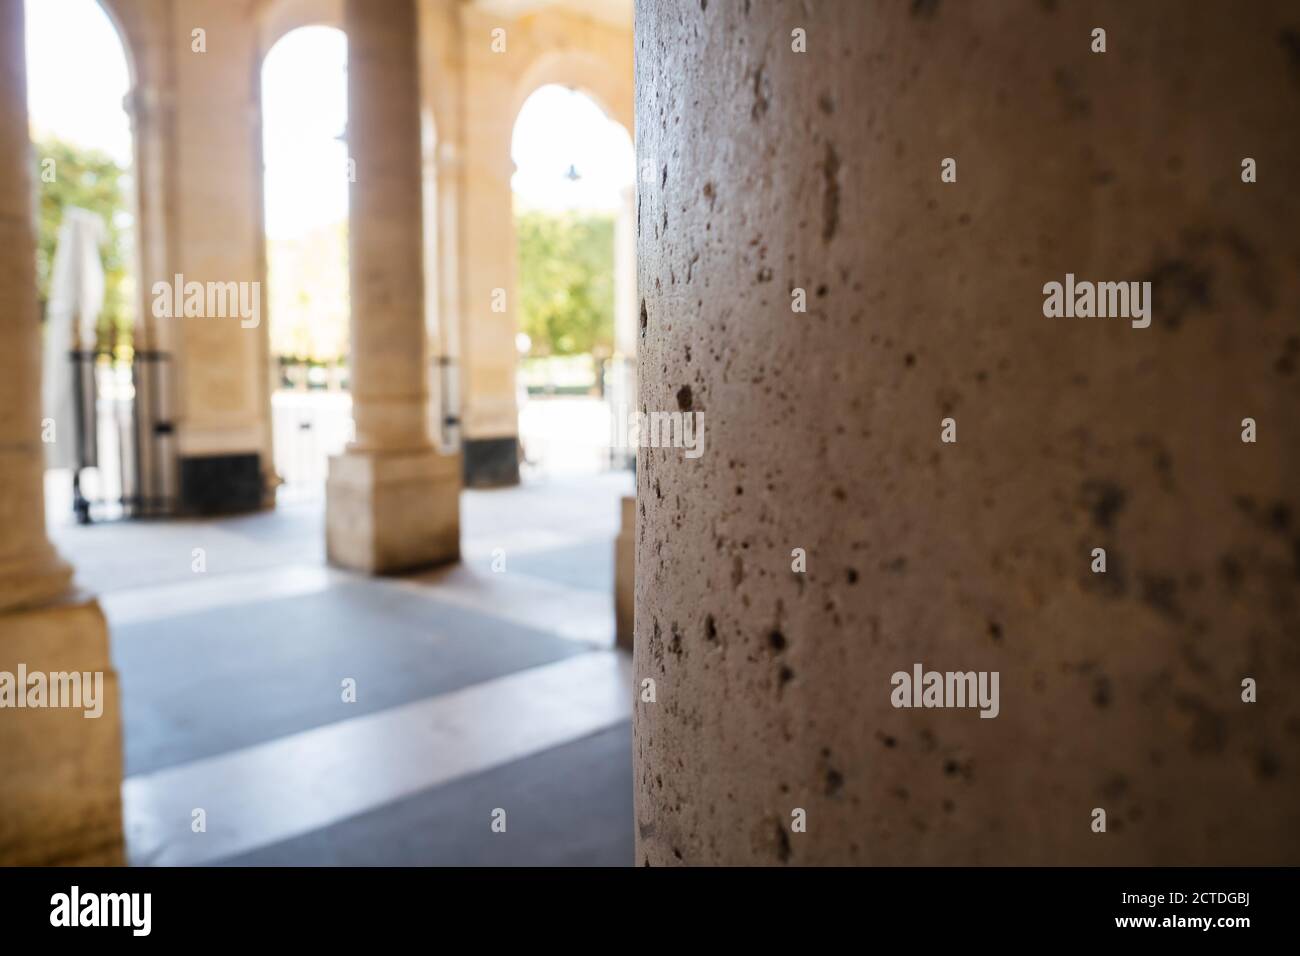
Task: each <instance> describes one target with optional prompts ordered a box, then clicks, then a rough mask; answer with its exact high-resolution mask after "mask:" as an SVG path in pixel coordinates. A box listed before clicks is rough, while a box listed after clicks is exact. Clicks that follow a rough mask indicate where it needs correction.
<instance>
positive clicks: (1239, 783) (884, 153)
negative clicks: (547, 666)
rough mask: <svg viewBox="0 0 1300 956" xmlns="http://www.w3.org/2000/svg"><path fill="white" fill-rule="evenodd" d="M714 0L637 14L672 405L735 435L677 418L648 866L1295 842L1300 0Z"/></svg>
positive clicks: (645, 228)
mask: <svg viewBox="0 0 1300 956" xmlns="http://www.w3.org/2000/svg"><path fill="white" fill-rule="evenodd" d="M702 6H703V5H700V4H691V5H689V8H688V7H687V6H686V5H684V4H680V3H674V2H668V0H663V2H654V0H641V2H639V3H638V9H637V31H638V40H637V56H638V62H637V81H638V90H637V148H638V153H639V160H640V163H641V165H642V166H646V164H648V166H649V169H650V170H651V171H652V175H651V176H650V177H649V179H650V181H649V182H647V181H646V178H645V177H643V178H642V182H641V188H642V196H641V212H640V218H639V249H638V252H639V256H638V259H639V280H640V296H641V306H640V310H641V311H640V316H641V323H642V325H643V337H642V339H641V342H640V346H641V359H640V362H639V365H640V368H641V369H642V376H641V385H640V398H641V403H642V406H643V407H644V408H645V409H647V410H648V411H651V412H653V411H656V410H661V411H677V410H679V409H680V410H683V411H686V410H690V411H695V412H700V413H702V415H703V416H704V420H705V423H706V426H707V428H706V435H707V441H706V442H705V447H704V453H703V455H702V457H700V458H698V459H696V460H690V459H688V458H686V457H684V455H683V454H682V451H681V450H678V449H672V448H668V449H664V448H642V449H641V455H640V461H639V475H638V507H639V508H640V509H644V511H643V512H642V514H641V516H640V521H639V529H638V536H639V538H638V547H637V607H636V627H637V640H636V671H637V673H636V677H637V679H638V681H641V680H644V679H645V678H653V679H654V680H655V682H656V702H655V703H652V704H648V703H643V702H638V703H637V705H636V706H637V713H636V743H635V762H636V786H637V795H636V813H637V825H638V840H637V859H636V862H637V863H638V864H641V863H643V862H648V863H651V864H661V863H667V864H671V863H674V862H677V861H685V862H688V863H733V864H743V863H772V864H780V863H791V864H807V863H871V864H904V863H919V864H995V863H998V864H1048V863H1058V864H1080V863H1082V864H1101V863H1121V864H1139V863H1141V864H1157V863H1159V864H1247V863H1255V864H1264V863H1270V864H1280V863H1286V864H1292V865H1294V864H1296V863H1300V760H1297V756H1296V755H1297V743H1298V742H1300V697H1298V696H1297V695H1296V694H1295V688H1296V687H1297V686H1300V656H1298V655H1297V653H1296V643H1295V640H1296V634H1297V633H1298V631H1300V417H1297V415H1296V408H1297V407H1298V406H1300V402H1298V399H1300V374H1298V366H1300V330H1298V329H1297V321H1296V315H1297V310H1298V309H1300V274H1298V273H1297V270H1296V262H1297V260H1298V258H1300V232H1297V230H1296V228H1295V223H1296V222H1297V221H1300V199H1297V194H1296V192H1295V189H1294V182H1293V173H1294V171H1295V170H1296V169H1297V168H1300V167H1298V165H1297V164H1298V163H1300V128H1298V127H1297V125H1296V123H1295V122H1294V117H1295V115H1296V112H1297V109H1300V64H1298V63H1297V55H1296V33H1295V30H1296V21H1295V14H1294V7H1293V5H1290V4H1287V3H1284V2H1280V0H1279V2H1261V3H1256V4H1251V5H1250V7H1249V9H1248V10H1243V9H1235V8H1233V7H1232V6H1231V5H1226V4H1212V3H1206V4H1197V5H1196V10H1195V14H1194V15H1189V14H1188V12H1187V10H1186V9H1185V5H1184V4H1182V3H1175V2H1150V3H1141V4H1133V3H1122V2H1113V3H1096V4H1087V5H1079V4H1064V3H1062V4H1051V3H1041V2H1031V0H1019V2H1005V3H997V4H965V3H945V2H930V3H920V2H917V3H894V4H866V3H859V2H856V0H842V2H832V3H825V4H818V5H816V7H815V8H811V9H810V8H809V7H807V6H806V5H805V4H802V3H797V2H794V0H788V2H772V3H763V4H759V3H754V4H743V5H742V4H738V3H736V4H728V3H717V4H708V5H707V8H705V9H701V7H702ZM1098 27H1100V28H1103V29H1105V31H1106V42H1107V47H1108V49H1107V51H1106V52H1104V53H1100V52H1099V53H1094V52H1092V49H1091V48H1092V46H1093V43H1094V40H1093V36H1092V31H1093V30H1094V28H1098ZM792 31H803V34H802V35H803V36H804V37H805V38H806V49H807V52H806V53H798V52H793V51H792V42H793V43H796V44H797V42H798V36H799V34H795V36H794V37H793V38H792ZM947 158H951V159H955V161H956V165H955V170H956V179H955V181H953V182H944V181H943V180H942V179H941V173H942V171H943V166H942V164H943V161H944V160H945V159H947ZM1246 158H1253V159H1254V160H1256V162H1257V168H1258V181H1257V182H1243V179H1242V171H1243V169H1242V162H1243V160H1244V159H1246ZM1067 273H1072V274H1074V275H1075V276H1076V277H1077V279H1079V280H1090V281H1139V280H1145V281H1149V282H1150V283H1151V292H1152V296H1153V299H1154V302H1153V311H1152V320H1151V325H1150V327H1149V328H1145V329H1143V328H1135V327H1133V325H1132V323H1131V322H1130V321H1129V320H1128V319H1125V318H1048V317H1046V316H1045V315H1044V285H1045V284H1046V283H1049V282H1053V281H1056V282H1062V283H1063V282H1064V281H1065V277H1066V274H1067ZM802 296H806V311H798V305H799V304H800V300H801V297H802ZM1246 418H1250V419H1253V420H1254V422H1255V423H1256V428H1257V440H1256V441H1254V442H1253V443H1251V442H1243V440H1242V433H1243V428H1244V426H1243V424H1242V421H1243V419H1246ZM944 419H951V420H952V423H951V424H952V426H953V429H955V433H950V437H954V434H955V438H956V441H955V442H945V441H943V440H942V438H943V434H942V428H943V425H942V424H941V423H942V421H943V420H944ZM796 549H798V550H796ZM1094 549H1104V550H1105V552H1106V558H1107V566H1106V570H1105V572H1104V573H1098V572H1095V571H1094V565H1095V561H1096V555H1095V552H1094ZM800 554H803V555H805V556H806V570H802V571H801V570H799V568H800V563H799V556H800ZM918 662H919V663H921V664H922V665H923V667H924V669H926V670H936V671H944V672H946V671H954V672H965V671H988V672H994V671H996V672H998V673H999V674H1000V693H999V701H1000V703H999V713H998V715H997V716H996V717H995V718H993V719H981V718H980V716H979V712H978V710H976V709H971V708H953V709H937V708H936V709H925V708H921V709H914V708H910V707H909V708H901V707H899V708H896V707H894V706H893V705H892V703H891V692H892V691H893V690H894V684H893V682H892V675H894V674H895V673H896V672H907V673H908V674H910V672H911V671H912V668H913V665H914V664H916V663H918ZM1248 680H1249V681H1253V682H1255V684H1256V692H1257V695H1258V696H1257V702H1255V703H1249V702H1245V701H1243V694H1244V691H1243V681H1248ZM1097 810H1104V811H1105V814H1106V818H1105V819H1106V830H1105V832H1094V827H1095V826H1096V823H1097V821H1098V820H1099V818H1098V817H1097V815H1096V813H1095V811H1097ZM798 811H803V819H804V820H805V821H806V826H805V827H803V828H796V827H792V822H797V821H798V819H799V818H800V814H799V812H798Z"/></svg>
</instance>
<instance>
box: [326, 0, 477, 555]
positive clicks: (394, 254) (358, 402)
mask: <svg viewBox="0 0 1300 956" xmlns="http://www.w3.org/2000/svg"><path fill="white" fill-rule="evenodd" d="M344 17H345V26H346V29H347V34H348V147H349V151H350V154H351V157H352V159H353V160H354V161H355V163H356V180H355V182H354V183H353V184H352V192H351V209H350V222H349V257H350V269H351V271H350V276H351V294H352V323H351V325H352V355H351V379H352V403H353V417H354V419H355V420H356V440H355V441H354V442H353V443H352V444H351V445H349V447H348V449H347V450H346V451H345V452H344V454H342V455H339V456H337V457H335V458H333V459H331V461H330V473H329V480H328V482H327V487H326V523H327V548H328V552H329V558H330V560H331V561H333V562H334V563H336V564H340V565H343V566H345V567H351V568H357V569H359V570H364V571H370V572H374V573H387V572H396V571H403V570H408V569H412V568H417V567H421V566H426V565H432V564H436V563H439V562H442V561H452V560H455V559H456V557H457V556H458V554H459V494H460V478H459V468H460V461H459V459H458V458H457V457H454V456H443V455H439V454H438V453H437V452H436V451H435V450H434V448H433V444H432V442H431V441H430V437H429V427H428V399H429V396H428V379H429V373H428V368H427V364H426V357H427V339H426V335H427V333H426V330H425V314H424V273H423V248H424V247H423V230H422V214H421V205H422V203H421V160H420V85H419V82H420V77H419V68H418V63H417V59H418V56H417V43H416V41H417V37H418V35H419V34H418V31H417V23H416V7H415V2H414V0H361V2H358V0H348V3H347V5H346V7H345V11H344Z"/></svg>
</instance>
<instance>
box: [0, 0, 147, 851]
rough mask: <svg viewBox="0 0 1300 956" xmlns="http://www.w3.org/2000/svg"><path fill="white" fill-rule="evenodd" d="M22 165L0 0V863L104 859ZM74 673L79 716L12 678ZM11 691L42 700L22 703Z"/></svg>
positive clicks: (111, 717)
mask: <svg viewBox="0 0 1300 956" xmlns="http://www.w3.org/2000/svg"><path fill="white" fill-rule="evenodd" d="M31 164H32V152H31V145H30V139H29V138H28V128H27V69H26V55H25V50H24V38H23V4H22V0H0V334H2V335H3V341H4V348H2V349H0V529H3V530H0V865H21V864H59V863H81V864H87V865H89V864H100V865H102V864H114V863H120V862H121V860H122V813H121V796H120V788H121V783H122V744H121V734H120V730H119V723H118V720H119V716H118V708H117V680H116V676H115V674H114V672H113V670H112V668H111V666H110V663H109V657H108V631H107V628H106V626H105V623H104V616H103V614H102V613H101V611H100V609H99V605H98V603H97V602H96V601H95V600H94V599H93V598H91V597H90V596H88V595H85V594H79V593H76V592H74V591H72V590H71V589H70V584H71V579H72V569H71V568H70V567H69V566H68V565H67V563H66V562H64V561H63V560H62V559H61V558H60V557H59V556H58V554H57V553H56V552H55V550H54V548H53V546H52V545H51V544H50V542H49V540H48V539H47V538H46V535H45V494H44V454H43V449H42V446H41V438H42V435H41V406H40V395H41V390H40V372H41V326H40V313H39V309H38V307H37V299H36V273H35V262H36V260H35V246H34V237H33V233H32V208H33V205H32V204H33V195H32V188H33V186H32V177H31ZM56 175H57V170H56ZM71 438H72V436H70V435H67V436H64V435H57V434H56V435H55V436H54V439H55V440H56V441H69V440H71ZM83 673H84V674H87V675H92V677H91V680H92V681H93V680H95V678H94V677H93V675H96V674H98V675H99V677H98V681H99V683H98V687H99V689H100V693H99V696H98V704H96V705H95V707H94V708H92V709H99V710H100V713H99V716H97V717H92V718H89V719H88V718H86V717H85V716H84V714H85V711H86V709H87V708H71V707H54V706H50V705H51V704H52V703H54V702H55V701H53V700H52V697H51V695H50V694H49V693H41V694H40V695H39V696H29V693H28V691H29V685H28V683H27V681H26V680H23V681H21V682H20V681H19V675H20V674H22V675H23V676H24V677H26V676H27V675H40V676H39V677H37V678H36V680H38V681H45V682H47V683H48V682H50V681H51V680H57V679H56V678H52V677H51V675H55V674H77V675H81V674H83ZM70 683H71V682H70V681H69V684H70ZM59 684H60V686H62V685H63V681H61V680H60V681H59ZM78 686H80V680H79V679H78ZM92 686H94V685H93V684H92ZM20 696H21V698H22V702H23V704H24V705H28V704H39V706H24V707H22V708H21V709H20V708H19V707H18V702H19V697H20ZM60 699H63V698H62V697H61V698H60Z"/></svg>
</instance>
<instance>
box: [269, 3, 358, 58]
mask: <svg viewBox="0 0 1300 956" xmlns="http://www.w3.org/2000/svg"><path fill="white" fill-rule="evenodd" d="M299 27H334V28H335V29H338V30H342V29H343V0H261V9H260V10H259V11H258V24H257V40H258V60H259V62H260V61H261V60H264V59H266V54H267V53H269V52H270V50H271V47H273V46H275V44H276V43H278V42H279V41H280V40H281V39H283V38H284V37H285V36H287V35H288V34H290V33H292V32H293V31H294V30H297V29H298V28H299Z"/></svg>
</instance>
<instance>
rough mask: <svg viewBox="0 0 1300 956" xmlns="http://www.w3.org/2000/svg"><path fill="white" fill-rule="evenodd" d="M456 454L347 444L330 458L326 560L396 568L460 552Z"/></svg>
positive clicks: (358, 567) (386, 570) (360, 567)
mask: <svg viewBox="0 0 1300 956" xmlns="http://www.w3.org/2000/svg"><path fill="white" fill-rule="evenodd" d="M460 469H461V461H460V456H459V455H441V454H438V453H437V452H436V451H434V450H432V449H429V450H421V451H413V452H388V451H353V450H349V451H346V452H344V453H343V454H342V455H336V456H335V457H333V458H331V459H330V470H329V478H328V480H327V481H326V484H325V547H326V552H327V554H328V557H329V561H330V563H331V564H335V565H338V566H340V567H344V568H351V569H352V570H355V571H365V572H366V573H368V574H396V573H399V572H402V571H414V570H418V569H420V568H426V567H430V566H432V565H435V564H444V563H446V562H449V561H455V560H457V559H458V558H459V557H460Z"/></svg>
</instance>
